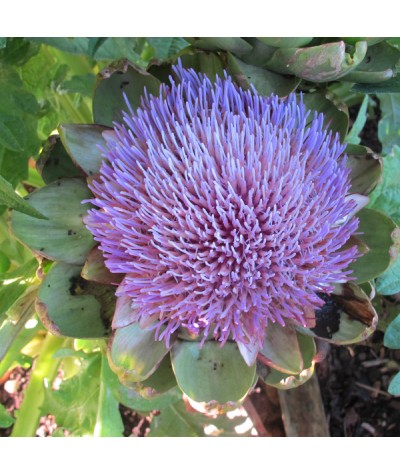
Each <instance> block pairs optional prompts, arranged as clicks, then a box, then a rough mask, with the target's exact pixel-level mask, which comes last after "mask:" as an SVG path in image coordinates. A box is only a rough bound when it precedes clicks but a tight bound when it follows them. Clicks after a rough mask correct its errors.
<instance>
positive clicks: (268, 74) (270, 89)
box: [228, 54, 299, 97]
mask: <svg viewBox="0 0 400 475" xmlns="http://www.w3.org/2000/svg"><path fill="white" fill-rule="evenodd" d="M228 72H229V74H230V75H232V76H233V78H234V80H235V81H236V83H237V84H239V86H241V87H242V88H243V89H250V88H251V86H254V87H255V88H256V90H257V92H258V93H259V94H261V95H262V96H269V95H270V94H277V95H278V96H281V97H282V96H287V95H288V94H290V93H291V92H292V91H293V90H294V89H295V88H296V86H297V85H298V83H299V80H298V79H296V78H289V77H284V76H281V75H280V74H276V73H273V72H272V71H268V70H267V69H263V68H260V67H258V66H253V65H251V64H247V63H245V62H243V61H241V60H240V59H238V58H236V57H235V56H233V55H231V54H229V55H228Z"/></svg>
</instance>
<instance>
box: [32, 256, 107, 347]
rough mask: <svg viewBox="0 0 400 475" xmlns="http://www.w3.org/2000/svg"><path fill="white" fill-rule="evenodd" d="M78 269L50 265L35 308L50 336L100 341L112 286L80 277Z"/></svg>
mask: <svg viewBox="0 0 400 475" xmlns="http://www.w3.org/2000/svg"><path fill="white" fill-rule="evenodd" d="M80 271H81V267H80V266H75V265H69V264H64V263H57V264H54V265H53V267H52V268H51V269H50V270H49V272H48V273H47V274H46V276H45V277H44V279H43V282H42V285H41V286H40V288H39V291H38V296H37V301H36V309H37V311H38V314H39V316H40V319H41V320H42V322H43V324H44V325H45V326H46V327H47V328H48V329H49V330H50V331H51V332H52V333H54V334H56V335H63V336H69V337H72V338H102V337H104V336H105V335H107V333H108V328H109V325H110V321H111V317H112V314H113V312H114V306H115V296H114V292H115V289H114V287H111V286H108V285H101V284H94V283H91V282H88V281H86V280H84V279H82V277H81V276H80Z"/></svg>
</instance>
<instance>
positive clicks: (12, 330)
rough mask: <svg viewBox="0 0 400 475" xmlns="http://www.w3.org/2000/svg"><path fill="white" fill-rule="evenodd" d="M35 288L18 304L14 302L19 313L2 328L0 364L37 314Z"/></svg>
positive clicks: (5, 322) (0, 329) (0, 334)
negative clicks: (35, 313)
mask: <svg viewBox="0 0 400 475" xmlns="http://www.w3.org/2000/svg"><path fill="white" fill-rule="evenodd" d="M35 287H36V286H32V287H31V288H30V289H29V290H28V291H27V293H26V294H25V295H24V296H22V297H20V299H19V300H18V301H17V302H16V303H15V302H13V305H16V304H17V305H18V310H19V312H18V313H17V314H16V315H15V314H14V315H12V316H10V317H9V318H8V319H7V320H5V321H4V322H3V324H2V325H1V326H0V362H1V361H2V360H3V359H4V357H5V356H6V354H7V351H8V350H9V348H10V347H11V346H12V344H13V342H14V341H15V340H16V338H17V337H18V335H19V334H20V332H21V331H23V329H24V326H25V324H26V323H27V321H28V320H29V319H30V318H32V316H33V314H34V312H35V307H34V298H35V296H36V288H35ZM25 288H26V287H25ZM9 311H10V309H9Z"/></svg>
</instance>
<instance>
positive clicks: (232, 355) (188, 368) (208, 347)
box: [171, 341, 256, 404]
mask: <svg viewBox="0 0 400 475" xmlns="http://www.w3.org/2000/svg"><path fill="white" fill-rule="evenodd" d="M171 358H172V368H173V370H174V373H175V376H176V380H177V382H178V385H179V387H180V388H181V389H182V391H183V392H184V393H185V394H187V395H188V396H189V397H190V398H191V399H193V400H194V401H197V402H210V401H217V402H219V403H221V404H223V403H226V402H229V401H239V400H240V399H242V398H244V397H245V396H246V394H247V392H248V391H249V389H250V387H251V386H252V383H253V381H254V376H255V369H256V368H255V365H253V366H251V367H249V366H247V364H246V363H245V361H244V359H243V357H242V355H241V354H240V352H239V349H238V347H237V345H236V344H235V343H230V342H227V343H226V344H225V345H224V346H223V347H222V348H221V347H220V345H219V343H218V342H216V341H206V342H205V343H204V345H203V347H202V348H200V345H199V343H198V342H189V341H177V342H176V343H175V345H174V346H173V348H172V350H171Z"/></svg>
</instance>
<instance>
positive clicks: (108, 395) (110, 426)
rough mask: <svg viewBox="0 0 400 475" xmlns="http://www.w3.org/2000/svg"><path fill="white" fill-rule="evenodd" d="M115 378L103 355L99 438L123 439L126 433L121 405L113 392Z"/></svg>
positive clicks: (100, 380)
mask: <svg viewBox="0 0 400 475" xmlns="http://www.w3.org/2000/svg"><path fill="white" fill-rule="evenodd" d="M114 378H115V374H114V373H113V372H112V371H111V369H110V366H109V365H108V362H107V358H106V357H105V356H104V355H102V357H101V371H100V377H99V386H100V388H99V398H98V408H97V413H96V424H95V426H94V435H95V436H97V437H121V436H122V433H123V431H124V424H123V422H122V418H121V414H120V412H119V403H118V400H117V399H116V398H115V397H114V395H113V392H112V386H113V385H114V384H115V383H114Z"/></svg>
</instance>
